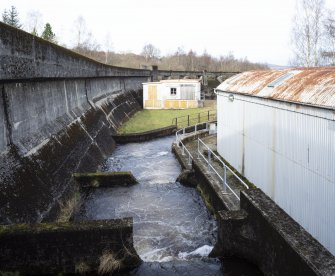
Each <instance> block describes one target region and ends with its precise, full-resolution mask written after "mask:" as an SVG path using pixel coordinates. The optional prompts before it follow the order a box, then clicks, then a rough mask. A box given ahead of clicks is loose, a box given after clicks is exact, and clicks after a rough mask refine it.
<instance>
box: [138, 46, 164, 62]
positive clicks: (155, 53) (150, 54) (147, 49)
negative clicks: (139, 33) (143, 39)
mask: <svg viewBox="0 0 335 276" xmlns="http://www.w3.org/2000/svg"><path fill="white" fill-rule="evenodd" d="M141 54H142V55H143V56H144V57H145V60H146V62H148V61H150V60H155V59H158V58H159V55H160V50H159V49H158V48H156V47H155V46H154V45H152V44H151V43H149V44H145V45H144V47H143V50H142V53H141Z"/></svg>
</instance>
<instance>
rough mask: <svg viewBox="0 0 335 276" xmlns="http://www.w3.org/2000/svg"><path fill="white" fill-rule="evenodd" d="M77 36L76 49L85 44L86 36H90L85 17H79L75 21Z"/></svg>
mask: <svg viewBox="0 0 335 276" xmlns="http://www.w3.org/2000/svg"><path fill="white" fill-rule="evenodd" d="M73 25H74V28H75V35H76V43H75V44H76V47H80V45H81V44H82V43H83V41H84V39H85V36H87V35H88V31H87V27H86V21H85V19H84V17H82V16H78V18H77V19H76V20H75V21H74V24H73Z"/></svg>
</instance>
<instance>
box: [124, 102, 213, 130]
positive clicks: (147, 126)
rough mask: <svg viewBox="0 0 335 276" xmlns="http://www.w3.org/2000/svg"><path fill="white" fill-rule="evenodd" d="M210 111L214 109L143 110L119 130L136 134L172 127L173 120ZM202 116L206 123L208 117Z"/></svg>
mask: <svg viewBox="0 0 335 276" xmlns="http://www.w3.org/2000/svg"><path fill="white" fill-rule="evenodd" d="M208 110H213V107H212V106H210V107H204V108H192V109H168V110H163V109H160V110H152V109H150V110H149V109H143V110H141V111H138V112H137V113H136V114H135V115H134V116H133V117H132V118H130V119H129V121H127V122H126V123H125V124H123V125H122V126H121V128H120V129H119V133H121V134H127V133H136V132H143V131H148V130H153V129H157V128H162V127H166V126H170V125H172V119H174V118H176V117H180V116H185V115H186V116H187V115H192V114H193V116H195V114H197V113H199V112H207V111H208ZM202 116H204V119H201V121H204V120H205V117H206V116H205V113H204V114H203V115H202ZM194 118H197V117H194ZM184 120H187V118H184ZM194 123H197V122H194ZM191 124H193V122H191Z"/></svg>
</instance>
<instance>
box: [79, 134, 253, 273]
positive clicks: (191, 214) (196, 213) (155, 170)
mask: <svg viewBox="0 0 335 276" xmlns="http://www.w3.org/2000/svg"><path fill="white" fill-rule="evenodd" d="M173 139H174V137H166V138H161V139H157V140H154V141H150V142H144V143H131V144H126V145H122V146H118V147H117V148H116V150H115V151H114V153H113V155H112V156H111V157H110V158H109V159H108V160H107V161H106V163H105V164H104V165H103V170H104V171H131V172H132V173H133V174H134V176H135V177H136V178H137V180H138V181H139V184H137V185H134V186H131V187H114V188H104V189H98V190H96V191H95V192H92V193H91V194H89V195H88V197H87V199H86V201H85V203H84V205H83V207H82V208H81V211H80V212H79V214H78V215H77V217H76V220H96V219H113V218H122V217H133V219H134V247H135V249H136V251H137V253H138V254H139V256H140V257H141V259H142V260H143V261H145V263H144V264H143V265H141V267H140V268H139V269H137V270H136V271H135V272H134V273H133V274H136V275H155V274H156V275H157V274H160V275H173V274H174V275H178V274H180V275H189V273H190V275H191V274H192V275H240V274H229V273H228V274H227V273H224V271H225V269H224V268H222V262H221V261H219V260H216V259H209V258H206V256H208V254H209V252H210V251H211V249H212V248H213V246H214V244H215V242H216V236H217V224H216V221H215V219H214V217H213V216H212V215H211V214H210V213H209V212H208V211H207V209H206V206H205V204H204V203H203V201H202V199H201V197H200V196H199V194H198V193H197V191H196V189H194V188H189V187H184V186H182V185H181V184H179V183H178V182H176V181H175V180H176V178H177V176H178V175H179V174H180V172H181V167H180V165H179V163H178V161H177V160H176V159H175V157H174V155H173V153H172V152H171V145H172V142H173ZM235 262H236V260H234V261H233V263H235ZM230 264H231V262H229V263H227V267H229V266H230V268H229V269H230V270H231V269H232V268H231V265H230ZM234 266H236V267H237V270H238V271H239V270H240V267H241V264H239V263H238V264H237V265H233V266H232V267H234ZM242 267H245V266H244V264H243V265H242ZM190 268H192V269H191V271H190ZM243 269H244V268H243ZM192 270H193V271H192ZM171 271H174V273H172V274H171ZM178 271H179V272H178ZM232 271H234V268H233V270H232ZM163 272H164V273H163ZM186 272H187V274H185V273H186ZM226 272H227V269H226ZM166 273H167V274H166ZM241 275H242V274H241ZM248 275H258V274H257V273H256V274H250V273H249V274H248Z"/></svg>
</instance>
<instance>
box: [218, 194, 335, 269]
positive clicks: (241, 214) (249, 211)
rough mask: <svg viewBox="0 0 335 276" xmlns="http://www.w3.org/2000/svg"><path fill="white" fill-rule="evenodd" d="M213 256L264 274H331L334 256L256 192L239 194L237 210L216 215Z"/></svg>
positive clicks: (267, 198)
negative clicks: (245, 263)
mask: <svg viewBox="0 0 335 276" xmlns="http://www.w3.org/2000/svg"><path fill="white" fill-rule="evenodd" d="M219 224H220V225H219V242H218V244H217V245H216V250H217V252H216V253H217V254H216V255H221V256H239V257H242V258H246V259H247V260H250V261H252V262H253V263H255V264H257V265H258V266H259V267H260V268H261V270H262V271H263V272H264V273H265V274H267V275H335V257H334V256H333V255H332V254H331V253H330V252H329V251H327V250H326V249H325V248H324V247H323V246H322V245H321V244H320V243H319V242H318V241H317V240H316V239H314V238H313V237H312V236H311V235H310V234H309V233H308V232H307V231H305V230H304V229H303V228H302V227H301V226H300V225H299V224H298V223H297V222H295V221H294V220H293V219H292V218H291V217H290V216H289V215H288V214H287V213H285V212H284V211H283V210H282V209H281V208H280V207H279V206H278V205H276V204H275V203H274V202H273V201H272V200H271V199H270V198H269V197H268V196H266V195H265V194H264V193H263V192H262V191H261V190H260V189H250V190H247V191H243V192H241V210H240V211H233V212H231V211H221V212H219Z"/></svg>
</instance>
